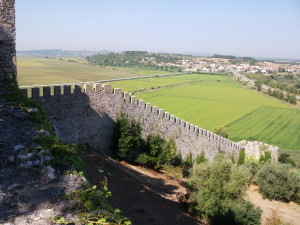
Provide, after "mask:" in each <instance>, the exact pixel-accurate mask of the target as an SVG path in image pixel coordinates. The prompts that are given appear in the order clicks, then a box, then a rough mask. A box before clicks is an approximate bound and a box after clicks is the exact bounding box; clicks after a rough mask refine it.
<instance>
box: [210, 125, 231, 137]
mask: <svg viewBox="0 0 300 225" xmlns="http://www.w3.org/2000/svg"><path fill="white" fill-rule="evenodd" d="M213 132H214V133H215V134H218V135H220V136H221V137H223V138H228V129H227V127H216V128H215V129H214V131H213Z"/></svg>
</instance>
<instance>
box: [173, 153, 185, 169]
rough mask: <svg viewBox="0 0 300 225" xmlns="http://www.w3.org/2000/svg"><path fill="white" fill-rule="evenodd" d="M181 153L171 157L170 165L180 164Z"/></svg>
mask: <svg viewBox="0 0 300 225" xmlns="http://www.w3.org/2000/svg"><path fill="white" fill-rule="evenodd" d="M182 163H183V162H182V155H181V153H180V152H179V153H177V154H176V155H175V156H174V158H173V159H172V165H173V166H181V165H182Z"/></svg>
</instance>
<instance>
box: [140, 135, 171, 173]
mask: <svg viewBox="0 0 300 225" xmlns="http://www.w3.org/2000/svg"><path fill="white" fill-rule="evenodd" d="M145 153H146V154H147V155H149V156H150V157H152V158H153V159H155V160H154V162H155V163H154V166H155V167H159V166H160V165H163V164H166V163H171V162H172V161H173V159H174V158H175V154H176V147H175V142H174V140H172V139H170V140H165V139H163V138H161V137H160V136H159V135H149V136H148V138H147V142H146V148H145Z"/></svg>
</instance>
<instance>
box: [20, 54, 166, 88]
mask: <svg viewBox="0 0 300 225" xmlns="http://www.w3.org/2000/svg"><path fill="white" fill-rule="evenodd" d="M62 59H63V60H59V59H50V58H18V60H17V67H18V82H19V85H21V86H26V85H43V84H58V83H75V82H85V81H98V80H110V79H117V78H125V77H136V76H145V75H159V74H168V73H170V72H168V71H157V70H146V69H139V68H118V67H115V68H105V67H99V66H91V65H87V64H84V62H83V61H82V60H79V62H80V63H76V62H68V60H69V59H71V60H76V59H73V58H62Z"/></svg>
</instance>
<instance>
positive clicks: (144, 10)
mask: <svg viewBox="0 0 300 225" xmlns="http://www.w3.org/2000/svg"><path fill="white" fill-rule="evenodd" d="M16 29H17V50H18V51H21V50H39V49H63V50H95V51H96V50H112V51H126V50H145V51H150V52H171V53H200V54H201V53H211V54H215V53H217V54H226V55H236V56H252V57H276V58H291V59H300V0H226V1H224V0H84V1H83V0H16Z"/></svg>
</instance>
